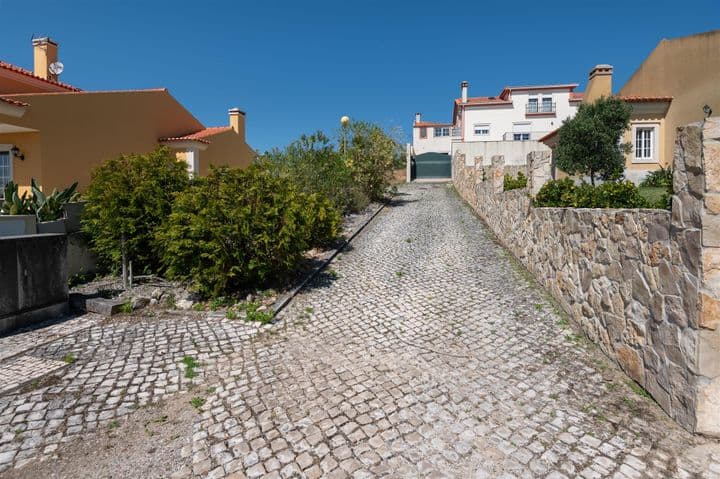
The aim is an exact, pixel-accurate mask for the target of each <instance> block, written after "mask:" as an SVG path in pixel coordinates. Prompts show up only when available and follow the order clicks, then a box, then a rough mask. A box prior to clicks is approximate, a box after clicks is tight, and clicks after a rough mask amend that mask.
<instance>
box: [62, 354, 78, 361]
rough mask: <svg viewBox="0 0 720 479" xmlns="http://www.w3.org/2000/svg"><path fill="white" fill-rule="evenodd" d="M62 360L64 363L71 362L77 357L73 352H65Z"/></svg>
mask: <svg viewBox="0 0 720 479" xmlns="http://www.w3.org/2000/svg"><path fill="white" fill-rule="evenodd" d="M62 360H63V362H64V363H66V364H72V363H74V362H75V361H77V358H76V357H75V355H74V354H73V353H67V354H66V355H65V356H63V358H62Z"/></svg>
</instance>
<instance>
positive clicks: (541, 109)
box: [525, 103, 557, 115]
mask: <svg viewBox="0 0 720 479" xmlns="http://www.w3.org/2000/svg"><path fill="white" fill-rule="evenodd" d="M556 105H557V103H528V104H527V105H525V114H526V115H552V114H555V106H556Z"/></svg>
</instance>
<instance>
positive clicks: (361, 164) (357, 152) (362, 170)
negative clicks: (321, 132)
mask: <svg viewBox="0 0 720 479" xmlns="http://www.w3.org/2000/svg"><path fill="white" fill-rule="evenodd" d="M341 134H342V138H341V145H344V146H343V147H342V148H341V154H343V156H345V159H346V163H347V165H348V167H349V168H350V170H351V171H352V178H353V181H354V182H355V184H357V185H359V186H360V188H361V189H362V191H363V192H364V193H365V194H366V195H367V196H368V198H370V199H371V200H373V201H375V200H382V199H383V198H384V196H385V193H386V192H387V190H388V188H389V187H390V181H391V180H392V172H393V167H394V165H395V163H396V158H398V156H401V155H402V146H401V143H400V142H399V141H398V140H397V139H396V138H395V136H397V135H396V134H394V133H393V132H391V133H388V132H386V131H385V130H383V129H382V128H381V127H380V126H379V125H376V124H374V123H369V122H365V121H356V122H352V123H350V124H349V125H348V126H346V127H344V129H343V131H342V132H341ZM343 150H345V151H343Z"/></svg>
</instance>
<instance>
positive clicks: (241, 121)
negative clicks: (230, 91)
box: [228, 108, 245, 141]
mask: <svg viewBox="0 0 720 479" xmlns="http://www.w3.org/2000/svg"><path fill="white" fill-rule="evenodd" d="M228 114H229V115H230V127H231V128H232V129H233V131H234V132H235V133H237V134H238V135H240V137H241V138H242V139H243V141H245V112H244V111H241V110H240V109H239V108H231V109H229V110H228Z"/></svg>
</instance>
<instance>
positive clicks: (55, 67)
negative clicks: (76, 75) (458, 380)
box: [48, 62, 65, 75]
mask: <svg viewBox="0 0 720 479" xmlns="http://www.w3.org/2000/svg"><path fill="white" fill-rule="evenodd" d="M64 69H65V65H63V64H62V63H60V62H52V63H51V64H50V66H49V67H48V70H50V73H52V74H53V75H59V74H61V73H62V72H63V70H64Z"/></svg>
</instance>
